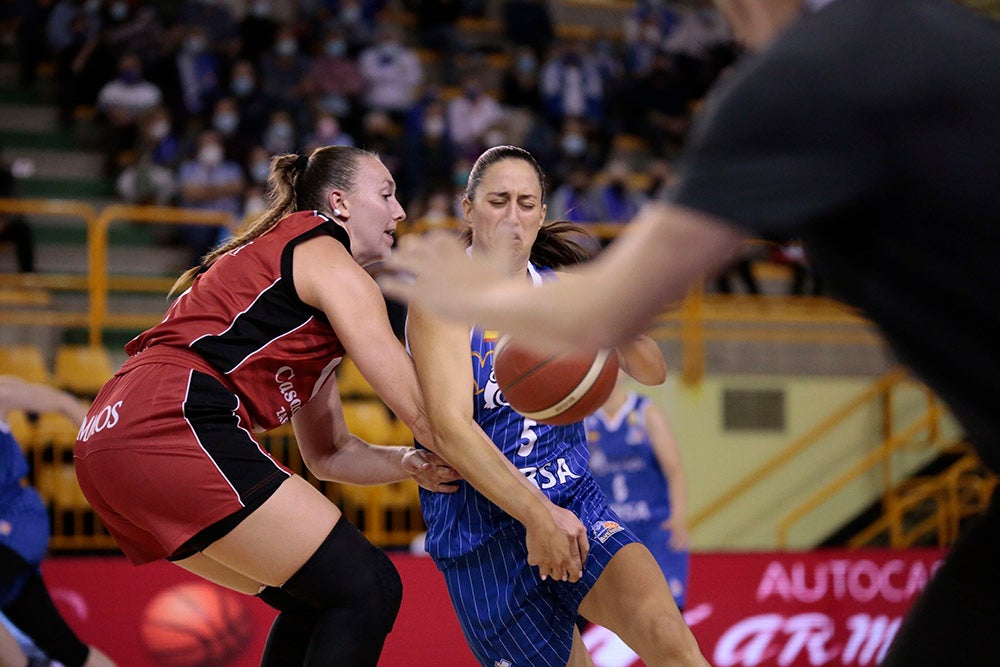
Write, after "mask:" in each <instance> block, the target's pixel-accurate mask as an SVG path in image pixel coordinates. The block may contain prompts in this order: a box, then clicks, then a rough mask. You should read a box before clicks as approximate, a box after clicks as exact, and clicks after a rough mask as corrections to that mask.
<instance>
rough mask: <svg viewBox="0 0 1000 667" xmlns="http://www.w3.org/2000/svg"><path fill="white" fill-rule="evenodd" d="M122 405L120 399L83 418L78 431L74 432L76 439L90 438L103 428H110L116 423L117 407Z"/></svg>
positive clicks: (83, 440) (84, 439) (84, 440)
mask: <svg viewBox="0 0 1000 667" xmlns="http://www.w3.org/2000/svg"><path fill="white" fill-rule="evenodd" d="M121 406H122V401H116V402H115V403H113V404H111V405H105V406H104V407H103V408H101V411H100V412H98V413H97V414H95V415H94V416H93V417H90V418H89V419H84V420H83V424H82V425H81V426H80V431H79V432H78V433H77V434H76V439H77V440H80V441H81V442H87V441H88V440H90V436H92V435H94V434H95V433H100V432H101V431H103V430H104V429H112V428H114V427H115V426H116V425H117V424H118V408H120V407H121Z"/></svg>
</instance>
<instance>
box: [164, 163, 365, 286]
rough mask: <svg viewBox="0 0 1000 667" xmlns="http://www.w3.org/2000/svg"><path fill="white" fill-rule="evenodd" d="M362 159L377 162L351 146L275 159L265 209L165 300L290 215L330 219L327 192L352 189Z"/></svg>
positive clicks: (189, 272) (188, 274)
mask: <svg viewBox="0 0 1000 667" xmlns="http://www.w3.org/2000/svg"><path fill="white" fill-rule="evenodd" d="M365 156H370V157H374V158H376V159H378V155H376V154H375V153H372V152H370V151H366V150H363V149H360V148H355V147H353V146H322V147H320V148H317V149H316V150H314V151H313V152H312V154H311V155H296V154H295V153H286V154H283V155H275V156H274V157H273V158H271V172H270V173H269V174H268V176H267V202H268V207H267V209H266V210H265V211H264V212H263V213H261V214H260V215H258V216H257V217H255V218H252V219H250V220H249V221H247V222H246V223H245V224H243V225H242V226H240V228H239V229H237V230H236V233H235V234H233V236H232V238H230V239H229V240H228V241H226V242H224V243H221V244H219V245H218V246H216V247H215V248H214V249H213V250H211V251H210V252H209V253H208V254H207V255H205V256H204V257H203V258H202V260H201V263H200V264H199V265H198V266H195V267H192V268H190V269H188V270H187V271H185V272H184V273H183V274H181V277H180V278H178V279H177V282H175V283H174V285H173V287H171V288H170V293H169V294H168V295H167V296H168V297H170V296H173V295H175V294H178V293H179V292H182V291H184V290H185V289H187V288H188V287H190V286H191V283H193V282H194V279H195V276H197V275H198V274H199V273H200V272H202V271H204V270H205V269H207V268H208V267H210V266H212V264H214V263H215V260H217V259H219V257H221V256H223V255H225V254H226V253H228V252H231V251H232V250H235V249H236V248H239V247H241V246H243V245H246V244H247V243H249V242H250V241H253V240H254V239H256V238H257V237H259V236H262V235H263V234H266V233H267V232H268V231H270V230H271V229H272V228H273V227H274V226H275V225H277V224H278V222H280V221H281V220H283V219H284V218H286V217H287V216H289V215H291V214H292V213H295V212H296V211H310V210H315V211H319V212H320V213H325V214H327V215H329V214H330V210H329V205H328V195H329V193H330V191H331V190H335V189H338V190H344V191H347V190H351V189H353V188H354V186H355V184H356V183H357V175H358V169H359V162H360V160H361V158H362V157H365Z"/></svg>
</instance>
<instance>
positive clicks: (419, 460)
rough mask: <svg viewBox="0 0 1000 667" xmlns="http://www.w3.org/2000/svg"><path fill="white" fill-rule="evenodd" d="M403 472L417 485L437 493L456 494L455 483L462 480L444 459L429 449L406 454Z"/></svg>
mask: <svg viewBox="0 0 1000 667" xmlns="http://www.w3.org/2000/svg"><path fill="white" fill-rule="evenodd" d="M403 470H405V471H406V474H408V475H409V476H410V477H412V478H413V481H415V482H416V483H417V484H419V485H420V486H422V487H423V488H425V489H427V490H428V491H435V492H437V493H455V491H457V490H458V486H457V485H455V484H453V482H456V481H458V480H460V479H462V476H461V475H459V474H458V472H456V471H455V469H454V468H452V467H451V466H450V465H448V464H447V463H446V462H445V460H444V459H442V458H441V457H440V456H438V455H437V454H435V453H434V452H432V451H429V450H427V449H413V450H411V451H409V452H407V453H406V454H404V455H403Z"/></svg>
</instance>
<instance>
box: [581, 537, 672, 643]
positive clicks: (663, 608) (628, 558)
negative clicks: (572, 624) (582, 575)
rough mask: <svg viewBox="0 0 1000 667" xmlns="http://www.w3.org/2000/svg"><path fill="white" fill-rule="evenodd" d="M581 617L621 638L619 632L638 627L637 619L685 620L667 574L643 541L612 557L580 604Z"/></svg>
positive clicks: (626, 547)
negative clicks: (672, 592)
mask: <svg viewBox="0 0 1000 667" xmlns="http://www.w3.org/2000/svg"><path fill="white" fill-rule="evenodd" d="M580 614H581V615H582V616H583V617H584V618H586V619H587V620H589V621H592V622H594V623H597V624H599V625H603V626H604V627H606V628H608V629H609V630H612V631H613V632H616V633H617V634H619V635H620V636H622V635H621V632H619V630H627V629H628V628H630V627H635V620H636V618H637V617H638V618H643V617H647V618H648V617H649V616H647V615H648V614H655V615H656V617H659V618H662V617H663V614H667V615H668V616H676V618H677V619H680V618H681V617H680V612H678V611H677V605H675V604H674V598H673V596H672V595H671V593H670V586H668V585H667V580H666V578H665V577H664V576H663V572H661V571H660V567H659V565H657V563H656V560H655V559H654V558H653V555H652V554H651V553H649V550H648V549H647V548H646V547H645V546H643V545H642V544H641V543H639V542H633V543H631V544H627V545H625V546H624V547H622V548H621V549H620V550H619V551H618V553H616V554H615V555H614V556H613V557H612V558H611V561H610V562H609V563H608V565H607V567H606V568H604V572H602V573H601V576H600V577H599V578H598V579H597V583H595V584H594V586H593V587H592V588H591V589H590V592H589V593H587V595H586V597H584V598H583V601H582V602H581V603H580ZM623 638H624V636H623Z"/></svg>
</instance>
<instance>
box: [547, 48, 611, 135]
mask: <svg viewBox="0 0 1000 667" xmlns="http://www.w3.org/2000/svg"><path fill="white" fill-rule="evenodd" d="M541 93H542V104H543V106H544V109H545V115H546V117H547V118H548V119H549V122H551V123H552V124H553V125H554V126H556V127H559V126H561V124H562V122H563V120H564V119H566V118H567V117H569V116H578V117H581V118H586V119H587V120H588V121H590V122H592V123H598V122H600V121H601V119H602V118H603V116H604V92H603V88H602V85H601V73H600V71H598V69H597V67H595V66H594V64H593V62H591V61H590V59H588V58H587V57H586V56H585V55H584V52H583V49H582V47H581V46H580V45H579V44H577V43H575V42H565V43H563V45H562V46H561V48H557V49H556V50H555V52H554V54H553V56H552V57H551V58H549V60H548V61H546V63H545V65H544V66H543V67H542V73H541Z"/></svg>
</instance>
